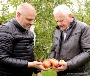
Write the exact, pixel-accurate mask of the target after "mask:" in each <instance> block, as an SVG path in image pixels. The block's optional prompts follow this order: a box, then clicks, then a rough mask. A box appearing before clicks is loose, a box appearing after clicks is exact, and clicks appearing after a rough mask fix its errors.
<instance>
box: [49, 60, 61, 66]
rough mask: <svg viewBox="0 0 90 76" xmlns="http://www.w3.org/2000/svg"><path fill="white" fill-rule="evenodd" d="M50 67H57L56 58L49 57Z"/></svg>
mask: <svg viewBox="0 0 90 76" xmlns="http://www.w3.org/2000/svg"><path fill="white" fill-rule="evenodd" d="M50 62H51V65H52V67H55V68H58V66H59V65H58V60H56V59H50Z"/></svg>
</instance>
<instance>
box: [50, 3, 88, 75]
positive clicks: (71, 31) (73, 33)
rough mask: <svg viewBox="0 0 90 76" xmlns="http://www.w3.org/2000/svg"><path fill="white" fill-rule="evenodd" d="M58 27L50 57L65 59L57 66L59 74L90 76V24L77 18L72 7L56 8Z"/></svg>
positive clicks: (55, 14) (60, 6) (54, 13)
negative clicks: (71, 9)
mask: <svg viewBox="0 0 90 76" xmlns="http://www.w3.org/2000/svg"><path fill="white" fill-rule="evenodd" d="M53 15H54V18H55V20H56V22H57V27H56V30H55V33H54V38H53V47H52V51H51V54H50V58H55V59H57V60H64V61H65V62H59V65H60V67H58V68H56V69H55V70H56V72H57V76H90V26H88V25H87V24H85V23H83V22H81V21H78V20H76V19H75V18H74V17H73V15H72V12H71V11H70V8H69V7H68V6H67V5H65V4H62V5H59V6H57V7H55V8H54V11H53Z"/></svg>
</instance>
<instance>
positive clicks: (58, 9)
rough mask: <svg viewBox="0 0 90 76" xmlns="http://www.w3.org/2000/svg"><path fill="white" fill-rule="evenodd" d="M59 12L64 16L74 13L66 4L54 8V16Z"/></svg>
mask: <svg viewBox="0 0 90 76" xmlns="http://www.w3.org/2000/svg"><path fill="white" fill-rule="evenodd" d="M58 12H61V13H62V14H64V15H66V14H71V13H72V12H71V11H70V8H69V7H68V6H67V5H65V4H62V5H59V6H57V7H55V8H54V11H53V14H56V13H58Z"/></svg>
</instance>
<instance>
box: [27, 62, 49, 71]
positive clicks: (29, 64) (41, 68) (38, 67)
mask: <svg viewBox="0 0 90 76" xmlns="http://www.w3.org/2000/svg"><path fill="white" fill-rule="evenodd" d="M30 67H34V68H37V69H40V70H44V71H47V70H49V69H50V68H44V67H43V65H42V62H37V61H33V62H28V68H30Z"/></svg>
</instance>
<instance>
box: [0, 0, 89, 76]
mask: <svg viewBox="0 0 90 76" xmlns="http://www.w3.org/2000/svg"><path fill="white" fill-rule="evenodd" d="M22 2H30V3H31V4H32V5H33V6H34V7H35V8H36V11H37V16H36V20H35V24H34V25H33V26H34V27H32V29H31V31H32V32H33V33H34V34H35V38H34V39H35V50H34V53H35V57H36V59H37V58H40V59H41V60H44V59H47V58H48V56H49V54H50V51H51V47H52V41H53V39H52V37H53V32H54V31H55V27H56V25H57V24H56V22H55V20H54V17H53V8H54V7H56V6H57V5H59V4H66V5H68V6H69V7H70V8H71V11H72V12H73V16H74V17H75V18H76V19H78V20H80V21H82V22H85V23H87V24H88V25H90V0H0V25H2V24H4V23H6V22H7V21H9V20H10V19H12V18H13V17H15V10H16V9H17V6H18V5H19V4H20V3H22ZM42 75H43V76H56V73H55V72H54V71H53V70H52V69H51V70H49V71H42ZM33 76H35V75H34V74H33Z"/></svg>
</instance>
